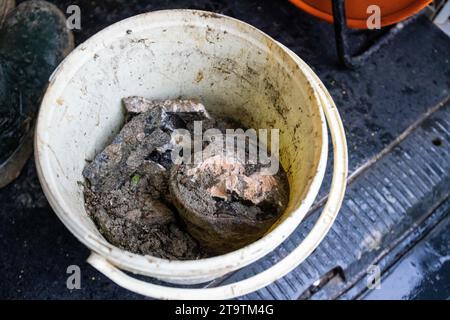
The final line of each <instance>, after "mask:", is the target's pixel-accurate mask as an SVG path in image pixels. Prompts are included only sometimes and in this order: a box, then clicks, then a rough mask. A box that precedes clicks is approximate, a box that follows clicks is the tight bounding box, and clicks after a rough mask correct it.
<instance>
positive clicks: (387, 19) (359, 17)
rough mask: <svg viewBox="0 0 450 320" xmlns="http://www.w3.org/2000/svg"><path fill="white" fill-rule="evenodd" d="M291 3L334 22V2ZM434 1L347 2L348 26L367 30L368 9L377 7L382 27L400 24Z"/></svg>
mask: <svg viewBox="0 0 450 320" xmlns="http://www.w3.org/2000/svg"><path fill="white" fill-rule="evenodd" d="M289 1H290V2H291V3H293V4H294V5H296V6H297V7H299V8H300V9H302V10H304V11H306V12H307V13H309V14H311V15H313V16H315V17H317V18H320V19H323V20H326V21H328V22H330V23H331V22H333V11H332V6H331V3H332V1H333V0H289ZM431 2H432V0H347V1H345V12H346V15H347V25H348V26H349V27H350V28H358V29H367V18H368V17H369V16H370V13H367V8H368V7H369V6H371V5H377V6H379V7H380V10H381V26H382V27H384V26H388V25H391V24H394V23H397V22H400V21H402V20H404V19H406V18H408V17H410V16H412V15H414V14H416V13H417V12H419V11H420V10H422V9H423V8H425V7H426V6H427V5H428V4H430V3H431Z"/></svg>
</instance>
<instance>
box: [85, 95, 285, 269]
mask: <svg viewBox="0 0 450 320" xmlns="http://www.w3.org/2000/svg"><path fill="white" fill-rule="evenodd" d="M123 104H124V107H125V109H126V111H127V119H126V123H125V125H124V126H123V128H122V130H121V131H120V133H119V134H118V135H117V136H116V137H115V138H114V139H113V141H112V142H111V144H109V145H108V146H107V147H106V148H105V149H104V150H103V151H102V152H100V153H99V154H98V155H96V157H95V158H94V160H93V161H91V162H89V163H88V164H87V165H86V167H85V168H84V170H83V176H84V177H85V179H86V183H85V188H84V196H85V204H86V210H87V212H88V214H89V215H90V216H91V218H92V219H93V221H94V222H95V224H96V225H97V227H98V228H99V231H100V233H101V234H102V235H103V236H104V237H105V239H106V240H107V241H109V242H110V243H111V244H113V245H115V246H118V247H120V248H122V249H125V250H128V251H130V252H134V253H138V254H144V255H151V256H155V257H160V258H166V259H171V260H187V259H189V260H191V259H198V258H203V257H207V256H211V255H215V254H219V253H223V252H228V251H231V250H234V249H237V248H239V247H242V246H243V245H245V244H248V243H250V242H252V241H254V240H256V239H257V238H259V237H261V236H262V235H263V234H264V232H266V231H267V230H268V229H269V228H270V226H271V225H272V224H273V223H274V222H275V221H276V219H277V218H278V217H279V216H280V215H281V213H282V212H283V210H284V208H285V206H286V204H287V201H288V194H289V187H288V183H287V178H286V175H285V172H284V171H283V170H282V168H281V165H280V170H279V171H278V173H277V174H276V175H264V174H261V173H262V171H263V170H264V166H261V165H254V164H246V163H245V161H243V159H238V158H236V157H235V158H233V157H231V158H230V156H228V154H227V155H226V156H225V155H223V156H211V157H206V158H205V159H203V162H202V163H200V164H186V163H181V164H174V163H173V162H172V160H171V153H172V151H173V150H174V149H175V148H176V143H177V142H176V141H174V139H173V135H172V133H173V132H174V130H175V129H185V130H187V131H188V132H191V133H192V132H193V130H194V129H193V128H194V121H202V130H203V131H205V130H207V129H209V128H217V129H219V130H220V131H222V132H225V130H226V129H235V128H239V127H240V126H239V124H237V123H236V122H234V121H231V120H229V119H223V118H221V117H211V115H210V114H209V113H208V112H207V111H206V109H205V107H204V106H203V105H202V104H201V103H199V102H197V101H195V100H165V101H154V100H148V99H145V98H141V97H128V98H125V99H123ZM206 146H207V143H206V142H204V143H203V144H202V147H206ZM246 152H247V153H248V150H247V151H246ZM230 239H232V241H231V242H230Z"/></svg>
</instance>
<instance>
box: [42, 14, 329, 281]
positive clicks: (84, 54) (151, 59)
mask: <svg viewBox="0 0 450 320" xmlns="http://www.w3.org/2000/svg"><path fill="white" fill-rule="evenodd" d="M310 73H311V71H310V69H308V68H303V67H302V65H301V64H299V63H297V62H296V60H295V58H294V57H292V56H291V54H290V53H289V52H288V51H287V50H286V49H284V48H283V47H282V46H280V45H279V44H278V43H277V42H276V41H274V40H273V39H271V38H270V37H268V36H267V35H265V34H264V33H262V32H261V31H259V30H257V29H255V28H254V27H252V26H250V25H248V24H245V23H243V22H241V21H238V20H236V19H232V18H229V17H225V16H221V15H217V14H213V13H208V12H202V11H194V10H164V11H157V12H151V13H146V14H141V15H138V16H135V17H131V18H128V19H126V20H123V21H121V22H118V23H116V24H113V25H111V26H110V27H108V28H106V29H104V30H102V31H101V32H99V33H97V34H96V35H94V36H93V37H91V38H90V39H89V40H87V41H86V42H85V43H83V44H81V45H80V46H78V47H77V48H76V49H75V50H74V51H73V52H72V53H71V54H70V55H69V56H68V57H67V58H66V59H65V60H64V61H63V63H62V64H61V65H60V66H59V67H58V69H57V70H56V71H55V73H54V74H53V75H52V77H51V79H50V84H49V87H48V89H47V92H46V94H45V97H44V99H43V102H42V106H41V109H40V113H39V117H38V123H37V129H36V135H35V157H36V164H37V169H38V174H39V178H40V181H41V184H42V186H43V190H44V192H45V194H46V196H47V198H48V200H49V202H50V204H51V206H52V207H53V209H54V211H55V212H56V214H57V215H58V217H59V218H60V219H61V220H62V222H63V223H64V224H65V225H66V227H67V228H68V229H69V230H70V231H71V232H72V233H73V234H74V235H75V236H76V237H77V238H78V239H79V240H80V241H81V242H83V243H84V244H85V245H86V246H87V247H89V248H90V249H91V250H92V251H93V252H94V253H96V254H97V256H98V257H101V258H102V259H105V261H108V263H110V264H112V265H114V266H117V267H118V268H121V269H124V270H128V271H131V272H133V273H137V274H141V275H146V276H151V277H155V278H158V279H161V280H165V281H168V282H172V283H184V284H192V283H201V282H205V281H208V280H212V279H214V278H217V277H220V276H223V275H224V274H227V273H229V272H230V271H233V270H237V269H239V268H242V267H244V266H246V265H248V264H249V263H251V262H253V261H255V260H257V259H259V258H261V257H263V256H265V255H266V254H268V253H269V252H270V251H272V250H273V249H274V248H275V247H277V246H278V245H279V244H280V243H282V242H283V240H284V239H286V238H287V237H288V236H289V235H290V234H291V233H292V232H293V230H295V228H296V227H297V226H298V224H299V223H300V222H301V221H302V219H303V218H304V216H305V214H306V213H307V211H308V209H309V208H310V207H311V205H312V202H313V201H314V199H315V197H316V196H317V193H318V190H319V187H320V185H321V182H322V179H323V175H324V171H325V166H326V160H327V150H328V149H327V148H328V147H327V145H328V140H327V129H326V123H325V119H324V115H323V112H322V108H321V104H323V101H321V99H320V98H319V96H318V94H317V86H316V85H314V84H313V83H314V80H313V79H312V78H311V76H310ZM131 95H138V96H144V97H147V98H151V99H170V98H177V97H184V98H200V99H201V101H202V102H203V103H204V104H205V106H206V107H207V109H208V110H210V111H212V112H215V113H218V114H222V115H225V116H230V117H232V118H235V119H237V120H239V121H240V122H241V123H242V124H243V125H244V126H246V127H248V128H254V129H259V128H279V129H280V161H281V163H282V165H283V167H284V168H285V170H286V172H287V174H288V179H289V183H290V188H291V193H290V200H289V204H288V208H287V210H286V211H285V213H284V214H283V216H282V217H281V218H280V220H279V221H278V222H277V223H276V225H274V227H272V229H271V230H270V231H269V232H268V233H267V234H266V235H265V236H264V237H263V238H261V239H259V240H257V241H255V242H254V243H252V244H250V245H248V246H246V247H244V248H241V249H239V250H236V251H233V252H230V253H228V254H224V255H221V256H216V257H212V258H207V259H200V260H189V261H169V260H165V259H160V258H156V257H151V256H143V255H138V254H133V253H130V252H127V251H125V250H122V249H119V248H117V247H115V246H113V245H111V244H109V243H108V242H107V241H106V240H105V239H104V238H103V237H102V236H101V234H100V233H99V232H98V230H97V228H96V227H95V225H94V223H93V222H92V220H91V219H90V218H89V217H88V215H87V213H86V210H85V208H84V199H83V190H82V186H81V184H80V183H79V182H82V181H83V177H82V169H83V167H84V166H85V164H86V159H93V157H94V156H95V155H96V154H97V153H98V152H100V151H101V150H102V149H103V148H104V147H105V146H106V145H107V144H108V142H109V141H111V139H112V138H113V137H114V136H115V134H117V132H118V131H119V130H120V128H121V126H122V125H123V123H124V111H123V107H122V105H121V99H122V98H123V97H126V96H131ZM330 223H332V221H331V222H330Z"/></svg>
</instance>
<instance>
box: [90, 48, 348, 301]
mask: <svg viewBox="0 0 450 320" xmlns="http://www.w3.org/2000/svg"><path fill="white" fill-rule="evenodd" d="M289 51H290V50H289ZM291 54H292V55H293V56H294V57H295V58H296V60H297V61H298V63H300V64H302V65H303V67H305V68H308V69H309V66H308V65H306V63H304V62H303V61H302V60H301V59H300V58H298V57H297V56H295V54H293V53H292V52H291ZM311 72H312V71H311ZM312 75H313V76H314V78H315V82H316V83H317V84H318V85H319V86H321V87H322V89H324V86H323V84H322V82H321V81H320V80H319V78H318V77H317V76H316V75H315V74H314V73H312ZM320 91H322V92H324V93H320V95H321V97H320V98H321V99H322V100H324V99H326V98H325V97H324V96H323V95H324V94H327V93H326V90H320ZM327 100H329V101H330V103H322V105H323V111H324V114H325V117H326V119H327V123H328V126H329V129H330V135H331V138H332V142H333V152H334V160H333V177H332V182H331V188H330V192H329V196H328V199H327V203H326V204H325V206H324V208H323V211H322V213H321V214H320V216H319V218H318V219H317V221H316V223H315V224H314V227H313V228H312V230H311V231H310V232H309V234H308V235H307V236H306V237H305V239H304V240H303V241H302V242H301V243H300V244H299V246H298V247H296V248H295V249H294V250H293V251H292V252H291V253H289V254H288V255H287V256H286V257H285V258H283V259H282V260H281V261H280V262H278V263H277V264H275V265H273V266H272V267H270V268H268V269H266V270H264V271H263V272H261V273H259V274H257V275H254V276H252V277H250V278H247V279H244V280H240V281H238V282H234V283H231V284H226V285H223V286H219V287H211V288H199V289H197V288H175V287H168V286H163V285H156V284H153V283H148V282H145V281H142V280H138V279H135V278H133V277H131V276H129V275H127V274H126V273H124V272H123V271H121V270H120V269H118V268H117V267H116V266H114V265H112V264H111V263H110V262H108V261H107V260H106V259H105V258H104V257H102V256H100V255H99V254H97V253H94V252H93V253H92V254H91V255H90V256H89V258H88V259H87V262H88V263H89V264H91V265H92V266H93V267H94V268H95V269H97V270H98V271H100V272H101V273H103V274H104V275H105V276H106V277H108V278H109V279H111V280H112V281H114V282H115V283H116V284H118V285H119V286H121V287H123V288H125V289H128V290H130V291H133V292H135V293H139V294H142V295H144V296H148V297H152V298H157V299H186V298H189V299H201V300H209V299H213V300H216V299H231V298H235V297H238V296H242V295H245V294H248V293H251V292H253V291H256V290H259V289H261V288H263V287H265V286H267V285H269V284H270V283H272V282H273V281H276V280H277V279H280V278H282V277H283V276H285V275H286V274H288V273H289V272H291V271H292V270H293V269H295V268H296V267H297V266H298V265H299V264H300V263H301V262H303V261H304V260H305V259H306V258H307V257H308V256H309V255H310V254H311V253H312V252H313V251H314V250H315V249H316V248H317V246H318V245H319V244H320V242H321V241H322V240H323V238H324V237H325V235H326V234H327V233H328V231H329V229H330V228H331V226H332V224H333V222H334V220H335V219H336V217H337V214H338V211H339V209H340V207H341V204H342V201H343V198H344V193H345V187H346V178H347V171H348V163H347V143H346V139H345V132H344V127H343V125H342V121H341V118H340V117H339V113H338V111H337V108H336V106H335V104H334V102H333V101H332V100H331V99H327Z"/></svg>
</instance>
